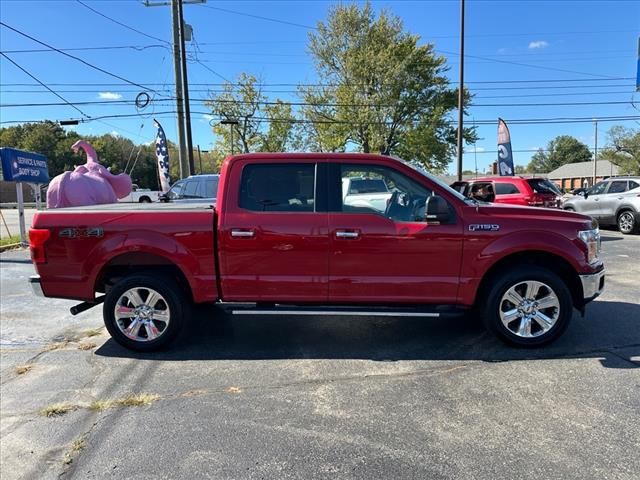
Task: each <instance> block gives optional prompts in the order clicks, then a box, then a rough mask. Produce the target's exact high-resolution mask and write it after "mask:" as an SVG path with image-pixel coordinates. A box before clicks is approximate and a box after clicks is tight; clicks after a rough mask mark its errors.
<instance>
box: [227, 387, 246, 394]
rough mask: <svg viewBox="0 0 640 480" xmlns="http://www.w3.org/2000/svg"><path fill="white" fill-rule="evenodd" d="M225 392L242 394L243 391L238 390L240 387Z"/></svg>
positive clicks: (230, 388)
mask: <svg viewBox="0 0 640 480" xmlns="http://www.w3.org/2000/svg"><path fill="white" fill-rule="evenodd" d="M225 392H227V393H241V392H242V389H241V388H238V387H229V388H226V389H225Z"/></svg>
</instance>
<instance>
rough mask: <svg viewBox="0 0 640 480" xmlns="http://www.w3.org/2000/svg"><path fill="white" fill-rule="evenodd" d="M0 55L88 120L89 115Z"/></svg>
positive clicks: (8, 58) (5, 55)
mask: <svg viewBox="0 0 640 480" xmlns="http://www.w3.org/2000/svg"><path fill="white" fill-rule="evenodd" d="M0 55H2V56H3V57H4V58H6V59H7V60H8V61H9V62H11V63H12V64H13V65H15V66H16V67H17V68H19V69H20V70H22V71H23V72H24V73H25V74H27V75H28V76H29V77H31V78H32V79H34V80H35V81H36V82H38V83H39V84H40V85H42V86H43V87H44V88H46V89H47V90H49V91H50V92H51V93H53V94H54V95H55V96H56V97H58V98H59V99H60V100H62V101H63V102H64V104H65V105H68V106H70V107H71V108H73V109H74V110H77V111H78V112H80V114H81V115H82V116H83V117H86V118H89V115H87V114H86V113H84V112H83V111H82V110H80V109H79V108H78V107H76V106H75V105H74V104H73V103H71V102H70V101H68V100H67V99H66V98H64V97H63V96H62V95H60V94H59V93H58V92H56V91H55V90H53V89H51V88H49V87H48V86H47V85H46V84H45V83H44V82H42V81H41V80H39V79H38V78H36V77H35V76H34V75H32V74H31V73H29V72H28V71H27V70H26V69H25V68H23V67H21V66H20V65H18V64H17V63H16V62H14V61H13V60H12V59H11V58H10V57H9V56H8V55H7V54H6V53H1V54H0Z"/></svg>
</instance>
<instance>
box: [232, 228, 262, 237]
mask: <svg viewBox="0 0 640 480" xmlns="http://www.w3.org/2000/svg"><path fill="white" fill-rule="evenodd" d="M231 236H232V237H233V238H253V237H255V236H256V231H255V230H253V229H250V228H233V229H231Z"/></svg>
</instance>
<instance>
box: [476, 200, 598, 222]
mask: <svg viewBox="0 0 640 480" xmlns="http://www.w3.org/2000/svg"><path fill="white" fill-rule="evenodd" d="M478 213H480V214H482V215H489V216H491V217H495V218H502V217H504V218H509V219H517V218H521V219H522V220H523V221H527V220H542V221H558V222H573V223H576V224H580V225H584V224H585V223H589V224H590V223H591V222H592V221H593V220H592V218H591V217H590V216H588V215H583V214H581V213H576V212H570V211H567V210H561V209H559V208H539V207H524V206H518V205H500V204H495V203H492V204H487V205H480V206H479V208H478Z"/></svg>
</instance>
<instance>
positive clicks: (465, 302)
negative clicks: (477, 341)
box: [29, 153, 605, 351]
mask: <svg viewBox="0 0 640 480" xmlns="http://www.w3.org/2000/svg"><path fill="white" fill-rule="evenodd" d="M356 175H361V176H363V178H381V179H382V180H383V181H384V183H385V185H386V186H387V188H388V189H389V190H390V191H392V194H391V197H390V198H389V201H388V202H387V205H386V207H385V210H384V212H381V211H380V210H378V208H376V207H375V206H373V207H366V206H365V207H352V206H350V205H347V204H345V203H344V197H343V193H342V179H343V178H350V177H354V176H356ZM87 212H90V215H87ZM599 235H600V234H599V232H598V229H597V228H596V225H595V224H594V222H593V220H592V219H591V218H589V217H587V216H585V215H581V214H578V213H571V212H567V211H563V210H559V209H555V210H552V209H532V208H528V207H521V206H515V205H495V204H479V203H478V202H474V201H472V200H470V199H467V198H465V197H464V196H462V195H460V194H459V193H458V192H456V191H454V190H452V189H451V188H449V187H448V186H447V185H446V184H444V183H441V182H440V181H439V180H438V179H437V178H435V177H433V176H431V175H429V174H428V173H427V172H425V171H424V170H422V169H421V168H419V167H418V166H416V165H413V164H408V163H405V162H403V161H401V160H397V159H394V158H391V157H387V156H381V155H369V154H352V153H317V154H312V153H307V154H304V153H296V154H288V153H261V154H244V155H237V156H233V157H230V158H227V159H226V160H225V162H224V164H223V167H222V173H221V175H220V188H219V197H218V202H217V205H216V206H214V208H211V204H210V203H209V202H203V203H199V204H196V203H192V204H179V203H178V204H159V203H155V204H152V205H151V206H145V207H144V208H142V207H141V206H139V205H134V204H128V205H127V204H115V205H104V206H103V205H96V206H91V207H81V208H67V209H65V208H59V209H55V210H47V211H42V212H37V213H36V214H35V215H34V217H33V227H32V228H31V230H30V233H29V240H30V247H31V255H32V258H33V262H34V263H35V267H36V270H37V273H38V275H39V276H35V277H32V278H31V279H30V282H31V285H32V287H33V289H34V291H35V292H37V293H38V294H42V295H45V296H47V297H52V298H69V299H78V300H80V301H82V302H83V303H80V304H79V305H76V306H75V307H73V309H72V313H73V314H76V313H79V312H81V311H83V310H87V309H88V308H91V307H93V306H95V305H97V304H99V303H102V302H104V308H103V317H104V322H105V325H106V327H107V329H108V331H109V333H110V334H111V336H112V337H113V338H114V339H115V341H117V342H118V343H120V344H121V345H123V346H125V347H127V348H130V349H133V350H139V351H150V350H154V349H158V348H161V347H163V346H166V345H168V344H169V343H170V342H171V341H172V340H173V339H175V338H176V336H177V335H178V334H179V332H180V330H181V329H182V328H183V327H184V326H185V324H186V323H187V322H188V321H189V319H190V313H189V311H190V306H191V303H192V302H195V303H206V302H209V303H214V302H216V303H218V304H219V305H220V306H221V307H222V308H223V309H227V310H229V311H230V312H231V313H233V314H237V315H298V316H300V315H334V316H336V315H337V316H346V317H353V316H358V317H369V316H384V317H389V316H398V317H426V318H437V317H442V318H449V317H454V316H460V315H462V314H463V313H464V312H466V311H474V312H477V313H476V314H475V316H474V318H477V319H478V320H480V319H481V320H482V321H483V322H484V325H485V326H486V328H488V329H489V330H490V331H491V332H493V333H495V334H496V335H497V336H498V337H499V338H501V339H502V340H504V341H506V342H508V343H511V344H514V345H519V346H539V345H542V344H545V343H548V342H550V341H552V340H554V339H555V338H557V337H558V336H560V335H561V334H562V333H563V332H564V331H565V330H566V328H567V326H568V324H569V322H570V320H571V317H572V316H573V309H574V308H577V309H578V310H580V311H583V312H584V308H585V305H586V304H587V303H588V302H589V301H591V300H593V299H594V298H595V297H596V296H598V295H599V294H600V292H601V291H602V290H603V288H604V283H605V272H604V265H603V263H602V260H601V259H600V257H599V254H600V236H599ZM472 309H473V310H472Z"/></svg>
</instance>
